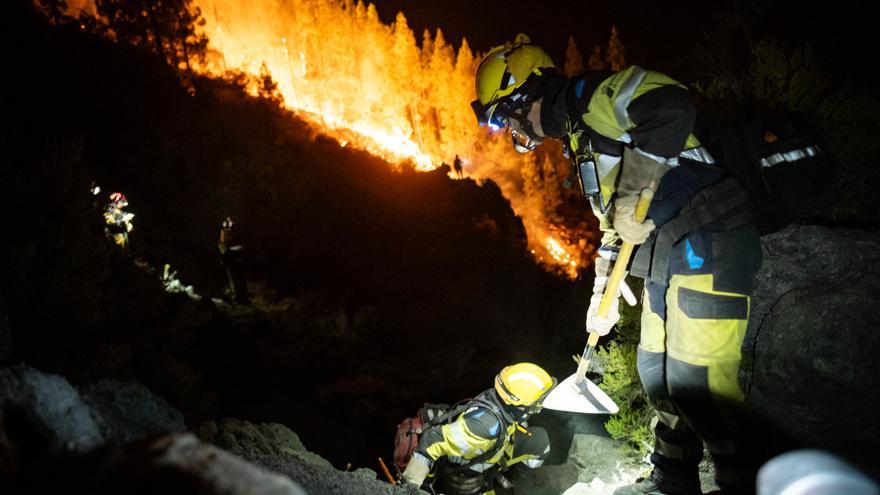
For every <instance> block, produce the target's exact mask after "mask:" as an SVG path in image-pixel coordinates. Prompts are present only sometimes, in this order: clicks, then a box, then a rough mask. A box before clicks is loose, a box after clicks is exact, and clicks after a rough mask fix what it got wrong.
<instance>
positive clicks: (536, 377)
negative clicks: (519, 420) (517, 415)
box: [495, 363, 556, 406]
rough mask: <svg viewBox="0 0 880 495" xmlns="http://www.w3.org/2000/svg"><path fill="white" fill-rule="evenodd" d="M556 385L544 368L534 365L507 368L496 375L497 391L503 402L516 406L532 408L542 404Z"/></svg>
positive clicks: (515, 365)
mask: <svg viewBox="0 0 880 495" xmlns="http://www.w3.org/2000/svg"><path fill="white" fill-rule="evenodd" d="M554 385H556V380H554V379H553V377H551V376H550V375H549V374H548V373H547V372H546V371H544V369H543V368H541V367H540V366H538V365H537V364H532V363H517V364H513V365H510V366H505V367H504V369H502V370H501V372H500V373H498V374H497V375H495V391H496V392H498V396H499V397H501V400H503V401H504V402H506V403H507V404H511V405H514V406H531V405H533V404H535V403H536V402H538V403H539V402H540V401H541V400H542V399H543V398H544V396H546V395H547V393H548V392H550V389H552V388H553V386H554Z"/></svg>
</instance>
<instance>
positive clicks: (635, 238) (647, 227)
mask: <svg viewBox="0 0 880 495" xmlns="http://www.w3.org/2000/svg"><path fill="white" fill-rule="evenodd" d="M638 201H639V197H638V196H623V197H617V198H616V199H615V200H614V212H613V218H612V220H611V225H612V226H613V227H614V230H615V231H617V235H619V236H620V238H621V239H623V242H628V243H630V244H634V245H639V244H642V243H643V242H645V241H646V240H647V239H648V236H649V235H650V234H651V231H652V230H654V221H653V220H651V219H645V221H644V222H642V223H639V222H638V221H637V220H636V216H635V215H636V203H637V202H638Z"/></svg>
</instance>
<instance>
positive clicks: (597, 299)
mask: <svg viewBox="0 0 880 495" xmlns="http://www.w3.org/2000/svg"><path fill="white" fill-rule="evenodd" d="M613 257H614V253H613V252H612V251H610V250H607V249H600V250H599V257H598V258H596V260H595V262H594V266H595V269H596V277H595V278H594V279H593V296H592V297H591V298H590V306H589V308H588V309H587V321H586V328H587V332H595V333H598V334H599V335H600V336H602V335H607V334H608V332H610V331H611V328H612V327H614V325H615V324H617V322H618V320H620V311H619V306H620V296H621V295H623V299H624V300H626V302H627V304H629V305H630V306H635V305H636V296H635V294H633V291H632V289H630V288H629V285H627V284H626V280H625V279H621V281H620V285H619V286H618V288H617V295H616V296H615V297H614V301H613V302H612V303H611V308H610V309H609V310H608V315H607V316H606V317H605V318H599V316H598V314H599V305H600V304H601V303H602V295H603V294H604V293H605V286H606V284H608V275H610V274H611V268H612V263H611V259H612V258H613Z"/></svg>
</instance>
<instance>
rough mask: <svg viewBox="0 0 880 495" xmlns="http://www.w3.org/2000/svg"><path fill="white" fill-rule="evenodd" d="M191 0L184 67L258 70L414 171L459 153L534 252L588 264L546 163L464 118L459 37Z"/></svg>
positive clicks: (333, 131) (469, 78) (280, 4)
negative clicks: (507, 209)
mask: <svg viewBox="0 0 880 495" xmlns="http://www.w3.org/2000/svg"><path fill="white" fill-rule="evenodd" d="M77 1H78V2H80V3H82V2H83V1H85V2H86V3H88V0H77ZM194 4H195V6H197V7H198V9H199V10H200V12H201V15H202V17H203V19H204V20H205V23H204V25H202V27H201V29H202V30H203V32H204V34H205V35H206V36H207V38H208V42H209V45H208V47H209V57H208V61H207V63H206V65H205V66H203V67H196V70H200V71H202V72H206V73H208V74H212V75H216V76H223V75H224V74H226V73H227V71H230V70H234V71H241V72H244V73H246V74H249V75H252V76H255V78H264V77H265V76H270V77H271V80H272V81H274V83H275V84H276V85H277V91H278V95H279V96H280V97H281V98H282V100H283V103H284V105H285V106H286V107H287V108H289V109H290V110H292V111H294V112H296V113H297V114H298V115H300V116H301V117H303V118H304V119H306V120H308V121H309V122H311V123H312V124H313V125H315V126H316V127H317V128H318V129H319V130H320V131H321V132H322V133H324V134H327V135H329V136H331V137H334V138H336V139H337V141H338V142H339V144H340V146H343V147H345V146H352V147H355V148H358V149H363V150H366V151H368V152H370V153H373V154H375V155H377V156H380V157H382V158H384V159H386V160H387V161H389V162H390V163H394V164H404V163H408V164H410V165H411V166H413V167H415V168H416V169H418V170H425V171H426V170H433V169H434V168H436V167H438V166H439V165H440V164H441V163H452V159H453V157H455V156H459V157H461V159H462V163H463V166H464V174H465V175H466V176H467V177H470V178H474V179H477V180H481V179H491V180H492V181H494V182H495V183H496V184H498V186H499V188H500V189H501V192H502V193H503V194H504V196H505V197H506V198H507V199H508V200H509V201H510V203H511V206H512V208H513V210H514V212H515V213H516V214H517V215H519V216H520V217H521V218H522V220H523V224H524V226H525V228H526V232H527V236H528V242H529V245H530V247H531V250H532V252H533V254H534V256H535V258H536V259H537V260H539V261H540V262H541V263H543V264H544V265H545V266H547V267H548V268H549V269H551V270H553V271H554V272H557V273H562V274H564V275H566V276H568V277H571V278H574V277H576V276H577V273H578V270H579V269H580V268H581V267H583V266H586V265H588V264H589V254H590V253H588V252H587V251H586V249H584V246H585V244H584V242H579V241H582V239H583V238H584V237H585V236H586V235H588V233H587V232H569V231H567V228H566V226H565V224H564V223H563V222H561V221H559V220H558V217H557V216H556V215H555V210H556V208H557V206H558V205H559V201H560V199H559V198H560V195H559V193H558V192H557V191H555V190H556V189H558V188H559V187H560V182H561V181H556V180H548V179H547V177H546V176H547V173H546V169H547V168H548V167H552V165H548V163H547V161H546V160H545V162H544V163H540V164H539V163H537V159H536V157H535V156H534V154H527V155H520V154H518V153H516V152H514V151H513V149H512V147H511V146H510V143H509V140H508V138H507V136H505V135H504V134H503V133H500V135H493V134H491V133H489V132H488V131H487V130H486V129H483V128H480V127H479V126H478V125H477V123H476V122H475V119H474V117H473V114H472V113H471V108H470V101H471V100H472V99H473V94H474V89H473V80H474V74H475V72H476V69H477V66H478V64H479V61H480V56H479V54H477V55H475V54H474V53H473V52H472V51H471V48H470V46H469V45H468V43H467V41H466V40H462V42H461V44H460V46H459V47H458V49H456V48H455V47H454V46H453V45H451V44H450V43H448V42H447V41H446V39H445V38H444V36H443V33H442V31H440V30H438V31H437V32H436V33H434V34H433V35H432V34H431V33H430V32H428V31H425V32H424V33H423V34H422V37H421V42H419V43H417V41H416V37H415V35H414V34H413V32H412V30H411V29H410V28H409V26H408V24H407V21H406V18H405V16H404V15H403V14H402V13H399V14H398V15H397V17H396V19H395V20H394V22H392V23H391V24H385V23H383V22H382V21H381V19H380V18H379V15H378V13H377V12H376V9H375V7H374V6H373V5H372V4H365V3H363V2H362V1H360V0H358V1H357V2H355V1H354V0H254V1H251V2H240V1H238V0H194ZM254 91H257V89H256V88H254ZM542 167H543V169H544V170H543V171H541V172H538V173H535V172H534V171H535V170H537V169H538V168H542ZM563 167H565V166H564V165H563ZM452 175H454V174H452ZM557 175H558V174H557ZM553 176H554V173H551V174H550V178H553ZM551 218H553V219H554V220H555V221H551ZM568 230H570V229H568Z"/></svg>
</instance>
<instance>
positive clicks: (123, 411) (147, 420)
mask: <svg viewBox="0 0 880 495" xmlns="http://www.w3.org/2000/svg"><path fill="white" fill-rule="evenodd" d="M82 395H83V399H84V400H85V403H86V404H87V405H88V406H90V407H91V408H92V410H93V411H94V412H95V413H96V414H97V416H98V418H99V421H98V425H99V426H100V427H101V431H102V433H103V435H104V438H106V439H107V441H112V442H119V443H127V442H131V441H134V440H139V439H141V438H144V437H146V436H149V435H154V434H157V433H167V432H183V431H186V424H184V422H183V415H182V414H181V413H180V411H178V410H177V409H174V408H173V407H171V405H170V404H168V402H166V401H165V399H163V398H162V397H159V396H157V395H154V394H153V393H152V392H150V391H149V390H148V389H147V387H144V386H143V385H141V384H139V383H130V382H118V381H114V380H101V381H100V382H98V383H96V384H94V385H90V386H88V387H86V388H85V390H84V391H83V393H82Z"/></svg>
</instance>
